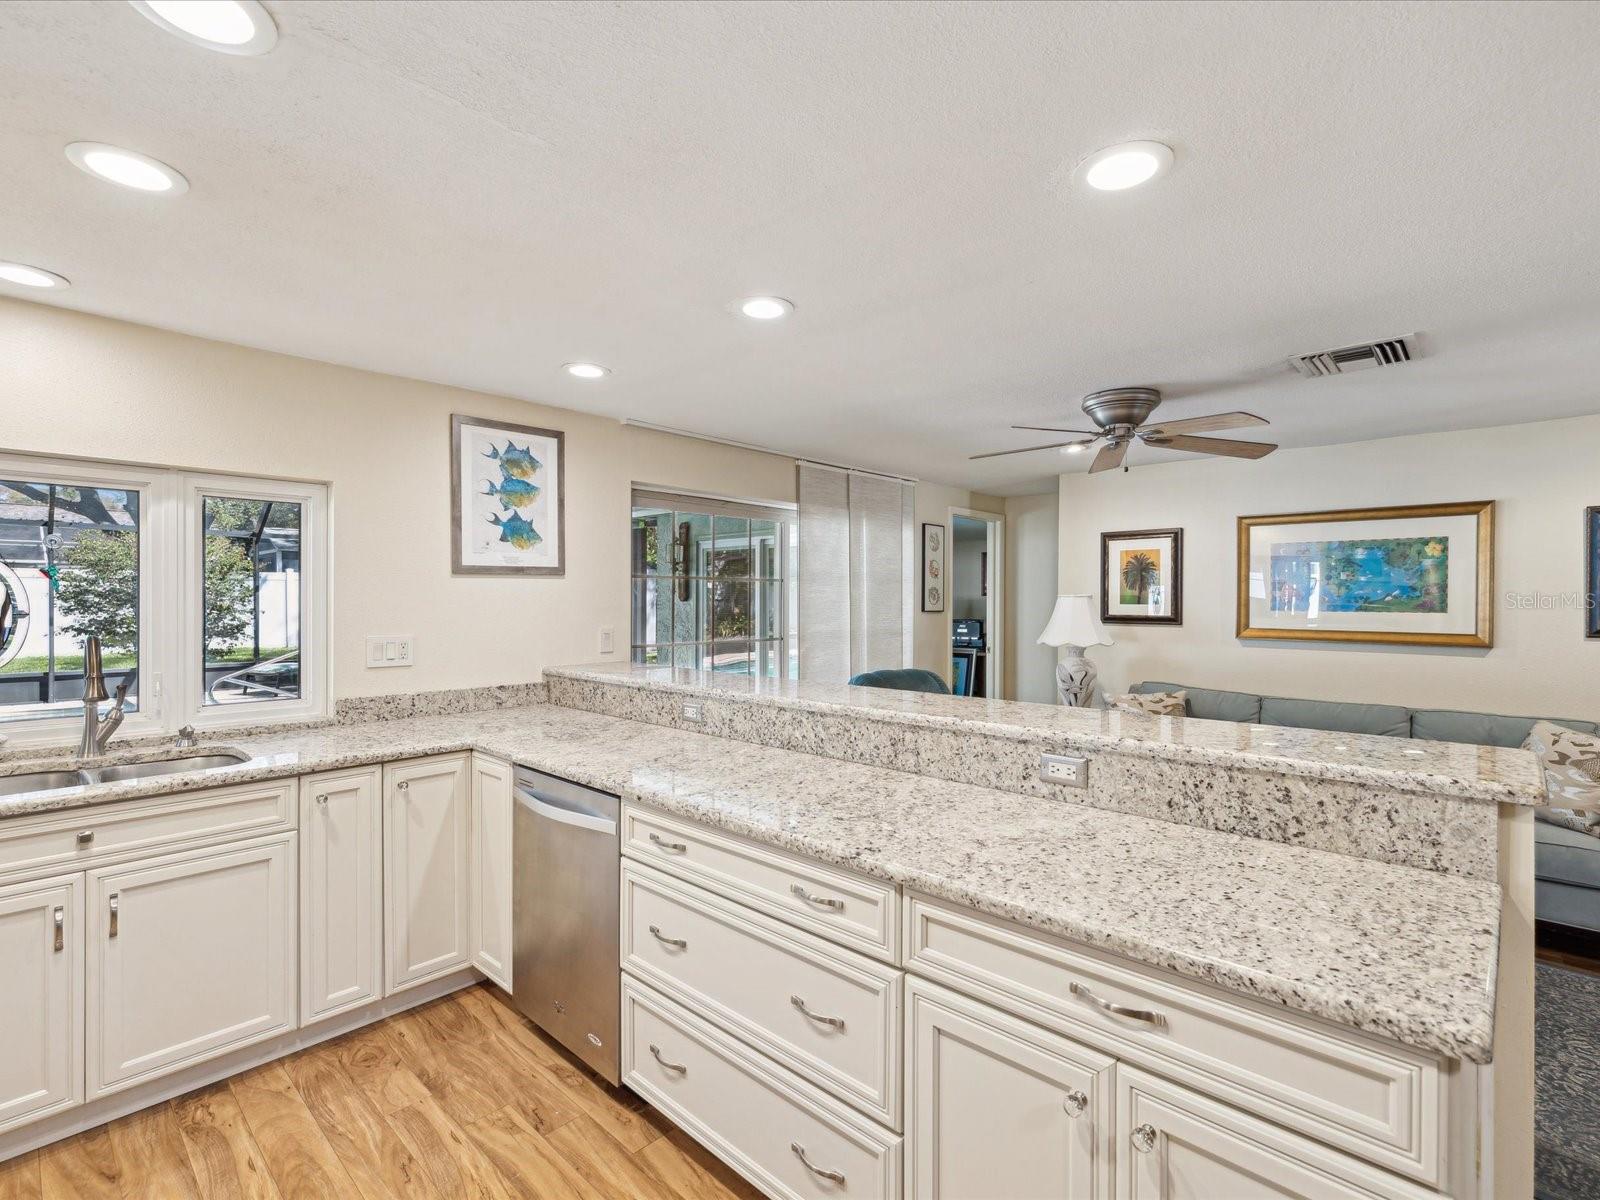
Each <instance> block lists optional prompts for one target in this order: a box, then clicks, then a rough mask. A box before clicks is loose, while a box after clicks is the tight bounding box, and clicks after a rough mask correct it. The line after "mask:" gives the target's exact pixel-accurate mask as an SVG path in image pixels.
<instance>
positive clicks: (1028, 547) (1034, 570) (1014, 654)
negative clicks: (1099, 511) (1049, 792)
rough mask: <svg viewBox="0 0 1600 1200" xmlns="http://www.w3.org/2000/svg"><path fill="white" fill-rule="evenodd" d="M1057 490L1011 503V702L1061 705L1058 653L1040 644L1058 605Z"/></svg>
mask: <svg viewBox="0 0 1600 1200" xmlns="http://www.w3.org/2000/svg"><path fill="white" fill-rule="evenodd" d="M1059 504H1060V501H1059V500H1058V499H1057V497H1056V493H1055V492H1054V491H1051V492H1046V493H1044V494H1043V495H1039V496H1009V497H1007V498H1006V502H1005V511H1006V576H1007V578H1006V593H1005V599H1006V628H1007V629H1009V630H1010V631H1011V636H1010V637H1008V638H1007V639H1006V674H1005V679H1006V688H1005V692H1006V698H1007V699H1008V700H1031V701H1033V702H1034V703H1036V704H1054V703H1055V701H1056V652H1055V651H1054V650H1052V649H1051V648H1050V647H1049V646H1041V645H1039V643H1038V640H1037V639H1038V637H1039V633H1040V631H1041V630H1042V629H1044V627H1045V624H1046V622H1048V621H1049V620H1050V613H1051V610H1052V609H1054V608H1055V603H1056V549H1057V548H1056V542H1057V537H1056V510H1057V508H1058V507H1059Z"/></svg>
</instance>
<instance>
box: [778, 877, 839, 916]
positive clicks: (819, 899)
mask: <svg viewBox="0 0 1600 1200" xmlns="http://www.w3.org/2000/svg"><path fill="white" fill-rule="evenodd" d="M789 890H790V891H791V892H793V893H794V894H795V895H796V896H799V897H800V899H802V900H804V901H805V902H806V903H807V904H815V905H816V906H817V907H818V908H831V909H832V910H833V911H834V912H843V911H844V901H843V900H832V899H829V898H828V897H827V896H813V895H812V894H811V893H810V892H808V891H806V889H805V888H803V887H801V886H800V885H799V884H798V883H791V884H790V885H789Z"/></svg>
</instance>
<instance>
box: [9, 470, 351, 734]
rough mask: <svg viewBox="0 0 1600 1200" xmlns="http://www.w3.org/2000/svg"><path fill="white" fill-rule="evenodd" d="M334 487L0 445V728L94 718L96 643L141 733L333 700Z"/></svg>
mask: <svg viewBox="0 0 1600 1200" xmlns="http://www.w3.org/2000/svg"><path fill="white" fill-rule="evenodd" d="M326 564H327V489H326V488H325V487H324V486H323V485H321V484H305V483H291V482H285V481H279V480H269V479H252V478H245V477H239V476H228V475H216V476H209V475H197V474H191V473H184V472H177V471H166V470H160V469H154V468H142V467H132V466H120V465H117V464H111V463H91V462H74V461H61V460H50V459H44V458H32V457H24V456H0V730H3V732H4V734H5V736H7V737H10V738H20V739H22V740H51V739H58V738H60V737H62V736H63V735H64V734H66V733H68V731H69V730H70V728H71V727H73V726H75V725H76V724H77V722H79V721H81V719H82V706H83V691H84V672H83V665H84V647H85V645H86V643H87V641H88V639H89V638H90V637H96V638H98V639H99V641H100V646H101V655H102V663H103V670H104V673H105V676H106V684H107V688H108V690H115V689H116V688H117V686H118V685H119V684H120V683H122V682H124V681H126V682H127V683H128V701H127V704H126V706H125V708H126V711H127V712H128V714H129V716H128V720H127V722H126V723H125V725H124V729H125V730H127V731H128V733H130V734H132V733H152V732H161V731H165V730H172V729H176V728H178V727H179V726H180V725H184V724H195V725H214V724H223V723H227V724H238V723H242V722H246V721H248V722H251V723H255V722H260V721H265V722H275V721H282V720H302V719H306V718H308V717H315V716H320V715H322V714H323V713H324V712H325V711H326V708H327V678H328V674H327V664H326V656H325V646H326V623H327V616H328V613H327V608H328V606H327V573H326Z"/></svg>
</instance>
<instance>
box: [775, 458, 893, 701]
mask: <svg viewBox="0 0 1600 1200" xmlns="http://www.w3.org/2000/svg"><path fill="white" fill-rule="evenodd" d="M797 490H798V494H799V501H800V570H799V575H800V624H801V628H802V629H803V630H804V631H805V636H804V637H802V638H801V639H800V678H801V679H815V680H817V681H819V682H829V683H843V682H844V681H845V680H846V679H848V678H850V676H851V675H854V674H858V673H859V672H861V671H876V670H881V669H883V668H886V667H903V666H910V665H911V609H912V603H913V600H914V597H915V594H916V592H915V578H914V575H913V567H912V564H913V539H912V522H913V509H912V502H913V495H914V494H913V491H912V485H911V484H909V483H906V482H904V481H901V480H898V479H888V478H885V477H884V476H881V475H867V474H863V473H860V472H855V471H842V470H839V469H837V468H834V467H820V466H816V465H815V464H812V463H802V464H800V466H799V486H798V489H797Z"/></svg>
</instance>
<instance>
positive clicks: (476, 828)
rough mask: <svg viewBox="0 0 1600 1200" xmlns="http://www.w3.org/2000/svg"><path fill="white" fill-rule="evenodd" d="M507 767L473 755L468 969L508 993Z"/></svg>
mask: <svg viewBox="0 0 1600 1200" xmlns="http://www.w3.org/2000/svg"><path fill="white" fill-rule="evenodd" d="M511 805H512V799H511V767H510V765H509V764H507V763H504V762H501V761H500V760H499V759H497V758H490V757H488V756H487V755H483V754H474V755H473V756H472V820H471V827H472V829H471V838H472V840H471V863H470V866H469V871H468V873H469V875H470V877H471V879H472V911H471V914H470V920H469V922H468V924H469V931H468V932H469V936H470V937H471V940H472V965H473V966H475V967H477V968H478V970H480V971H482V972H483V973H484V974H485V975H487V976H488V977H489V978H490V979H492V980H493V981H494V982H495V983H497V984H499V985H500V987H501V988H503V989H504V990H506V991H508V992H509V991H510V990H511Z"/></svg>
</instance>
